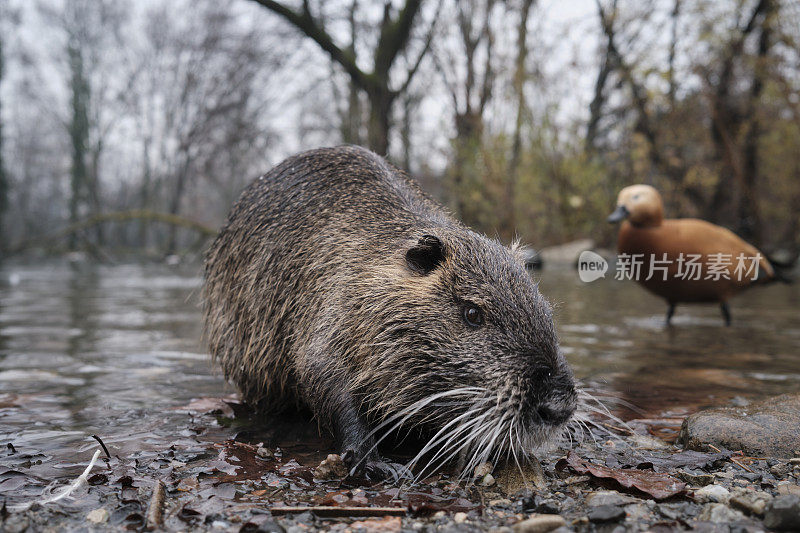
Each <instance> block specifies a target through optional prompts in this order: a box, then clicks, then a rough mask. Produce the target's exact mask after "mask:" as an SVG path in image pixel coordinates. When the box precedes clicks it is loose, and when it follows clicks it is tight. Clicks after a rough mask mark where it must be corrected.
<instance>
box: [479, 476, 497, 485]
mask: <svg viewBox="0 0 800 533" xmlns="http://www.w3.org/2000/svg"><path fill="white" fill-rule="evenodd" d="M494 484H495V480H494V476H493V475H491V474H486V475H485V476H483V479H481V480H480V481H479V482H478V485H480V486H481V487H491V486H492V485H494Z"/></svg>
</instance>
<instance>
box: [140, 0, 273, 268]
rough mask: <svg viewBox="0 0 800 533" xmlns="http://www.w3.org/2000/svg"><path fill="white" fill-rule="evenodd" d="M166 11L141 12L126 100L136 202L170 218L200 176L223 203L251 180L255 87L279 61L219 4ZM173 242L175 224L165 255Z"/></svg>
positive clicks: (257, 118) (259, 144)
mask: <svg viewBox="0 0 800 533" xmlns="http://www.w3.org/2000/svg"><path fill="white" fill-rule="evenodd" d="M173 9H175V8H173V7H172V6H163V5H162V6H158V7H156V8H153V9H152V10H151V11H150V12H149V13H148V15H147V36H148V39H147V43H146V45H145V49H144V50H142V51H141V52H140V54H139V57H140V61H141V63H140V64H139V65H138V66H137V67H136V68H134V74H133V76H132V82H131V83H132V89H133V92H134V93H135V96H134V97H131V98H129V99H128V104H129V105H130V106H131V109H132V110H136V112H137V130H138V131H139V132H140V135H141V140H140V142H141V153H142V166H141V168H142V172H141V188H140V193H139V198H140V205H141V206H142V207H145V206H147V205H148V204H150V205H152V204H153V203H154V202H155V201H156V199H157V198H160V199H161V201H162V202H163V204H162V205H163V208H164V209H165V210H166V212H167V213H168V214H170V215H179V214H181V213H182V211H183V209H185V208H186V207H188V206H187V204H186V202H187V195H188V194H189V193H190V192H191V189H192V187H194V186H196V185H198V183H199V181H200V180H203V181H204V182H205V183H206V184H208V185H212V186H213V187H214V188H215V189H217V190H218V191H220V192H222V193H223V198H224V205H227V204H228V203H229V202H231V201H232V200H233V198H234V197H235V195H236V194H238V192H239V188H240V187H241V185H242V184H243V183H244V181H245V180H246V179H249V178H252V175H250V174H248V173H249V172H255V171H254V170H253V169H252V168H250V166H248V164H252V163H253V162H254V161H263V158H264V156H265V153H266V142H267V140H268V128H266V126H265V122H264V114H265V109H266V105H267V104H268V101H267V100H266V99H264V98H263V96H264V95H259V96H261V97H262V98H256V91H257V89H258V88H259V87H260V86H263V85H266V83H265V82H264V78H263V77H262V74H261V73H262V68H263V65H264V64H268V65H270V66H271V67H276V66H277V65H278V64H279V63H278V62H277V59H276V56H277V50H276V52H275V53H274V54H273V53H270V52H268V51H267V50H266V49H265V47H266V46H267V45H268V44H269V43H268V42H267V41H266V40H265V39H264V38H263V36H262V35H260V34H259V33H257V32H256V31H255V30H254V29H247V28H242V27H241V26H240V25H239V24H238V22H237V20H236V18H235V16H234V15H233V14H231V13H230V12H229V11H228V10H227V9H225V8H223V7H221V6H217V5H215V4H213V3H208V4H203V5H201V7H200V9H195V10H193V11H192V12H191V14H190V15H189V16H186V17H182V18H180V17H178V15H177V13H176V12H175V11H173ZM273 44H274V43H273ZM263 72H266V73H268V72H270V70H265V71H263ZM198 201H202V198H198ZM220 204H221V205H222V202H220ZM139 231H140V240H142V235H141V232H142V231H143V230H142V229H141V228H140V230H139ZM177 246H178V226H176V225H170V226H169V228H168V233H167V237H166V243H165V249H166V253H167V254H172V253H174V252H175V251H176V250H177Z"/></svg>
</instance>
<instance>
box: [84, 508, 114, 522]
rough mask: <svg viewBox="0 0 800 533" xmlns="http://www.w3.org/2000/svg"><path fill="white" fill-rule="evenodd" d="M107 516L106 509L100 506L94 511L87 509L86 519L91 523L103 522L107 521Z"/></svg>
mask: <svg viewBox="0 0 800 533" xmlns="http://www.w3.org/2000/svg"><path fill="white" fill-rule="evenodd" d="M108 517H109V514H108V511H106V510H105V509H104V508H102V507H101V508H99V509H95V510H94V511H89V514H87V515H86V520H88V521H89V522H91V523H93V524H105V523H106V522H108Z"/></svg>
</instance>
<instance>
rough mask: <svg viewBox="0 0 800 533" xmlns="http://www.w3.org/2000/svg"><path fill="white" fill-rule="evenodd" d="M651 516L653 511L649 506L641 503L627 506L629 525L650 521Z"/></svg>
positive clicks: (626, 515) (626, 514)
mask: <svg viewBox="0 0 800 533" xmlns="http://www.w3.org/2000/svg"><path fill="white" fill-rule="evenodd" d="M654 503H655V502H654ZM650 514H651V509H650V506H648V505H647V504H643V503H639V504H632V505H626V506H625V521H626V522H628V523H630V522H634V523H636V522H643V521H645V520H649V518H650Z"/></svg>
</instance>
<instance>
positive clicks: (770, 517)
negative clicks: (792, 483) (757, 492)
mask: <svg viewBox="0 0 800 533" xmlns="http://www.w3.org/2000/svg"><path fill="white" fill-rule="evenodd" d="M764 525H765V526H767V527H768V528H770V529H776V530H778V531H800V496H797V495H795V494H786V495H783V496H778V497H777V498H775V499H774V500H772V502H770V504H769V505H768V506H767V509H766V511H764Z"/></svg>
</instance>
